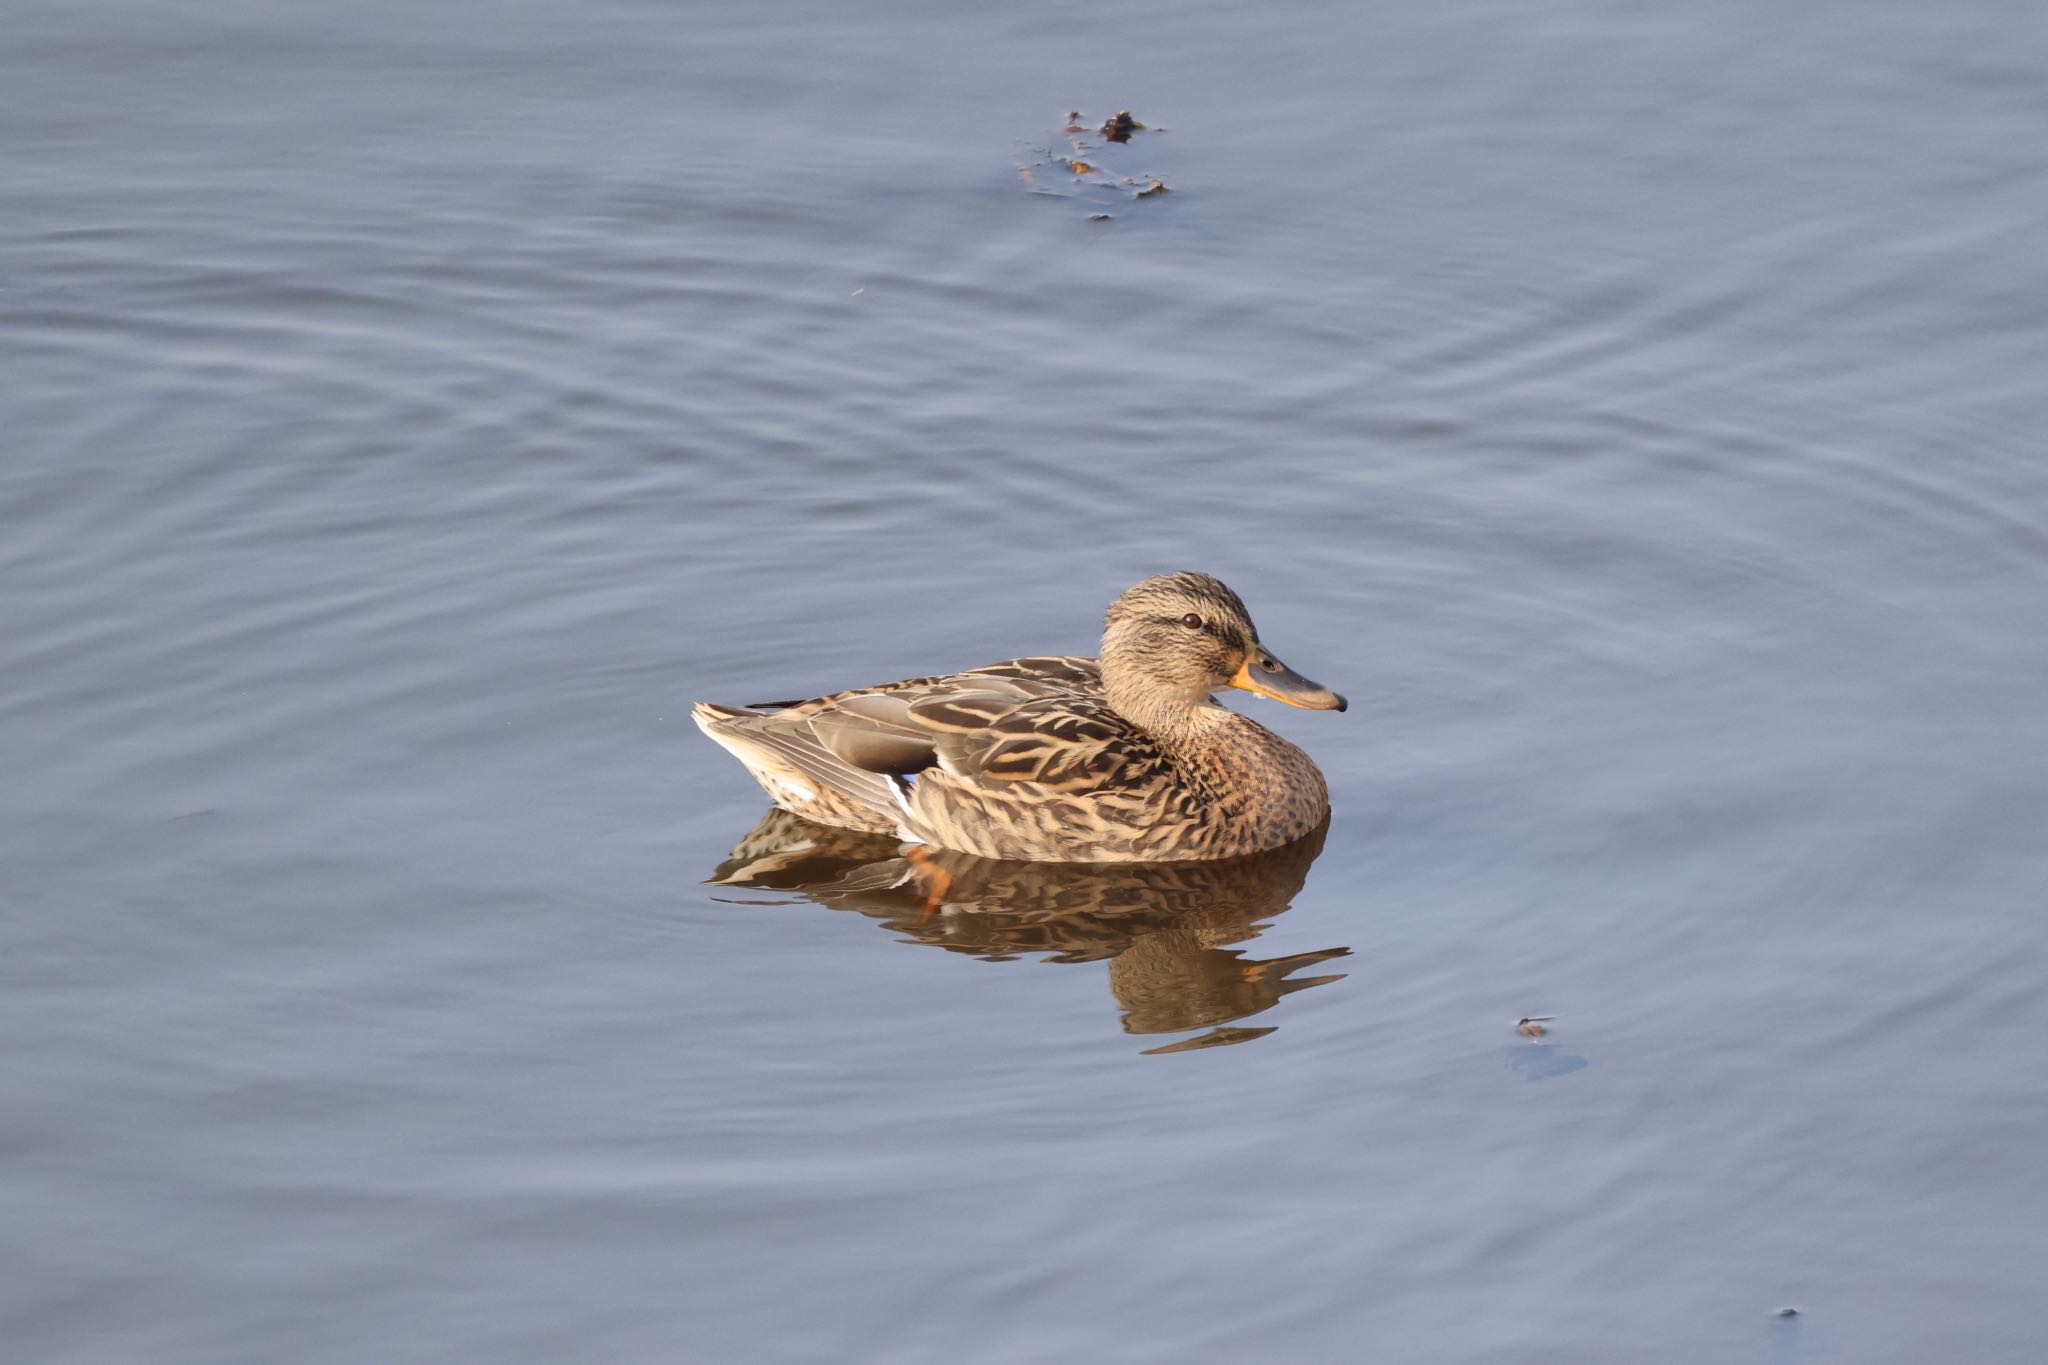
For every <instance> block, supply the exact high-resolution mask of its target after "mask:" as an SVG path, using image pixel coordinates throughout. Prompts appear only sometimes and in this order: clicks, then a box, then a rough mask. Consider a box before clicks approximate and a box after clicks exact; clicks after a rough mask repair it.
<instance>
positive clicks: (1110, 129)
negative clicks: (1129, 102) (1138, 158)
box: [1098, 109, 1145, 142]
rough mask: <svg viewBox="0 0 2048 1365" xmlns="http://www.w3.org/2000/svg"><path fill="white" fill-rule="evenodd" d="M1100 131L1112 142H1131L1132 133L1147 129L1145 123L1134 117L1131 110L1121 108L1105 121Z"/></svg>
mask: <svg viewBox="0 0 2048 1365" xmlns="http://www.w3.org/2000/svg"><path fill="white" fill-rule="evenodd" d="M1098 131H1100V132H1101V134H1102V135H1103V136H1104V137H1106V138H1108V139H1109V140H1110V141H1111V142H1129V141H1130V140H1131V134H1132V133H1142V132H1144V131H1145V125H1144V124H1142V123H1140V122H1138V121H1137V120H1136V119H1134V118H1132V117H1131V111H1130V110H1128V109H1119V110H1117V112H1116V113H1115V114H1114V115H1113V116H1112V117H1110V118H1108V119H1105V120H1104V121H1103V124H1102V127H1101V128H1100V129H1099V130H1098Z"/></svg>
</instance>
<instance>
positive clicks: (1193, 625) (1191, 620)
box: [1180, 612, 1202, 630]
mask: <svg viewBox="0 0 2048 1365" xmlns="http://www.w3.org/2000/svg"><path fill="white" fill-rule="evenodd" d="M1180 623H1181V624H1182V625H1184V626H1186V627H1187V628H1188V629H1189V630H1200V629H1201V628H1202V618H1201V617H1200V616H1199V615H1197V614H1196V613H1194V612H1189V613H1188V614H1187V615H1186V616H1183V617H1181V618H1180Z"/></svg>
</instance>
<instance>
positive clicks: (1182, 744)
mask: <svg viewBox="0 0 2048 1365" xmlns="http://www.w3.org/2000/svg"><path fill="white" fill-rule="evenodd" d="M1102 691H1103V695H1104V696H1106V697H1107V698H1108V699H1109V704H1110V705H1111V706H1112V707H1114V708H1116V712H1117V714H1118V715H1120V716H1122V717H1123V718H1124V719H1125V720H1127V721H1129V722H1131V724H1133V725H1135V726H1137V727H1138V728H1139V729H1140V730H1143V731H1144V732H1145V733H1146V734H1148V735H1150V736H1152V738H1153V739H1155V740H1157V741H1158V742H1159V745H1160V747H1161V748H1164V749H1166V750H1167V751H1168V752H1170V753H1176V754H1183V755H1186V754H1190V753H1192V752H1193V751H1196V750H1199V749H1201V748H1203V747H1205V745H1206V743H1207V742H1208V741H1209V740H1210V739H1211V738H1212V737H1213V736H1214V735H1215V734H1216V732H1217V731H1218V729H1219V728H1220V727H1223V726H1227V725H1229V724H1230V720H1231V713H1230V712H1229V711H1226V710H1224V709H1223V708H1222V707H1221V706H1218V705H1217V704H1216V702H1215V700H1214V699H1213V698H1210V697H1204V696H1182V695H1180V694H1178V693H1173V692H1165V691H1161V690H1160V689H1159V687H1158V686H1157V685H1156V684H1152V683H1142V682H1141V683H1135V684H1134V683H1133V682H1132V681H1131V680H1130V679H1127V678H1124V677H1122V676H1121V675H1120V674H1118V673H1116V672H1114V671H1112V670H1110V669H1104V670H1103V673H1102Z"/></svg>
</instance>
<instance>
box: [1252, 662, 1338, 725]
mask: <svg viewBox="0 0 2048 1365" xmlns="http://www.w3.org/2000/svg"><path fill="white" fill-rule="evenodd" d="M1230 685H1231V686H1232V687H1242V688H1243V689H1244V690H1245V691H1247V692H1256V693H1258V694H1259V695H1260V696H1262V697H1271V698H1272V699H1273V700H1274V701H1284V702H1286V703H1287V704H1288V705H1289V706H1299V707H1302V708H1304V709H1305V710H1309V711H1342V710H1343V709H1344V707H1345V705H1346V703H1345V701H1344V698H1342V697H1340V696H1338V695H1337V694H1336V693H1335V692H1332V691H1331V690H1330V689H1329V688H1327V687H1325V686H1323V685H1322V684H1321V683H1318V682H1310V681H1309V680H1308V679H1307V678H1304V677H1302V676H1301V674H1299V673H1296V672H1295V671H1294V670H1293V669H1291V668H1289V667H1288V666H1287V665H1286V664H1283V663H1281V662H1280V661H1279V660H1278V659H1276V658H1274V657H1273V656H1272V655H1270V654H1257V653H1255V654H1253V655H1252V656H1251V657H1250V658H1249V659H1246V660H1245V661H1244V665H1243V666H1242V667H1240V668H1239V669H1238V670H1237V675H1236V676H1235V677H1233V678H1232V679H1231V680H1230Z"/></svg>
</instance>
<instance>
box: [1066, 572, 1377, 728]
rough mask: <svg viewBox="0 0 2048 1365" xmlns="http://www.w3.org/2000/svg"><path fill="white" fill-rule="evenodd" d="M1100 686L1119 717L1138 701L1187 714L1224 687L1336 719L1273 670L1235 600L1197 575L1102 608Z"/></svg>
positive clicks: (1290, 676) (1145, 586)
mask: <svg viewBox="0 0 2048 1365" xmlns="http://www.w3.org/2000/svg"><path fill="white" fill-rule="evenodd" d="M1102 682H1103V687H1104V689H1105V690H1106V691H1107V692H1108V693H1109V697H1110V702H1111V704H1112V705H1114V706H1116V707H1117V708H1118V709H1119V710H1121V711H1123V712H1124V713H1125V714H1126V715H1129V714H1131V711H1132V709H1133V704H1134V703H1137V701H1138V699H1139V698H1144V699H1146V700H1147V701H1150V702H1152V703H1153V704H1155V705H1156V704H1160V703H1166V704H1178V705H1184V706H1195V705H1199V704H1201V703H1202V702H1205V701H1207V700H1208V699H1209V698H1210V697H1211V696H1213V695H1215V694H1216V693H1217V692H1220V691H1222V690H1223V689H1224V688H1226V687H1241V688H1243V689H1244V690H1245V691H1247V692H1256V693H1258V694H1259V695H1260V696H1262V697H1271V698H1273V700H1275V701H1284V702H1286V703H1287V704H1288V705H1289V706H1302V707H1307V708H1308V709H1309V710H1312V711H1342V710H1343V709H1344V704H1345V703H1344V698H1342V697H1340V696H1338V695H1337V694H1336V693H1335V692H1332V691H1331V690H1330V689H1329V688H1327V687H1324V686H1323V685H1322V684H1320V683H1313V682H1310V681H1309V680H1308V679H1307V678H1304V677H1302V676H1301V675H1300V674H1299V673H1296V672H1295V671H1294V670H1293V669H1291V668H1289V667H1288V666H1287V665H1285V664H1283V663H1281V662H1280V660H1279V659H1278V658H1276V657H1275V656H1274V654H1273V652H1272V651H1271V650H1269V649H1267V648H1266V647H1265V646H1264V645H1263V644H1261V643H1260V642H1259V632H1258V628H1257V627H1255V626H1253V625H1252V617H1251V613H1250V612H1248V611H1246V610H1245V607H1244V603H1243V602H1241V601H1239V600H1238V596H1237V594H1236V593H1234V592H1232V591H1231V590H1230V589H1229V588H1226V587H1224V586H1223V584H1221V583H1219V582H1217V581H1216V580H1215V579H1213V578H1211V577H1209V575H1207V574H1204V573H1173V574H1161V575H1160V576H1159V577H1157V578H1148V579H1146V580H1145V581H1144V582H1142V583H1139V584H1137V585H1136V586H1134V587H1132V588H1130V589H1129V590H1128V591H1126V592H1125V593H1124V595H1123V596H1121V597H1119V598H1117V599H1116V601H1115V602H1113V603H1112V604H1111V605H1110V608H1109V619H1108V621H1107V622H1106V623H1105V624H1104V626H1103V631H1102Z"/></svg>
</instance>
